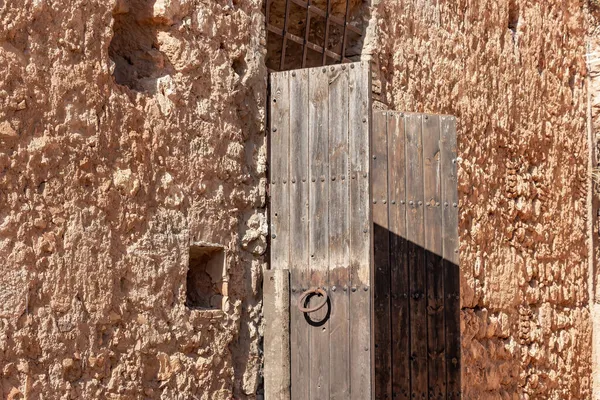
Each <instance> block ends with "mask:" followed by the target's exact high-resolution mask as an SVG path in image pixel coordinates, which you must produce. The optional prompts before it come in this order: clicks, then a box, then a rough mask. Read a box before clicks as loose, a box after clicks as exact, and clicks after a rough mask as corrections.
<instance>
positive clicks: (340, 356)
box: [328, 66, 350, 400]
mask: <svg viewBox="0 0 600 400" xmlns="http://www.w3.org/2000/svg"><path fill="white" fill-rule="evenodd" d="M328 77H329V177H330V184H329V188H330V189H329V199H330V200H329V285H328V286H329V287H330V291H329V297H330V299H331V316H330V319H329V327H330V331H329V337H330V341H329V343H330V349H329V359H330V367H329V368H330V370H329V377H330V399H339V400H347V399H348V398H349V396H350V373H349V362H350V338H349V321H348V319H349V315H350V314H349V306H350V304H349V302H350V299H349V294H348V290H345V291H344V290H343V288H344V287H346V288H347V287H348V286H349V284H350V269H349V261H350V237H349V235H348V229H349V216H348V210H349V203H348V195H349V193H348V188H349V185H348V182H349V179H348V71H347V66H336V67H330V68H329V72H328Z"/></svg>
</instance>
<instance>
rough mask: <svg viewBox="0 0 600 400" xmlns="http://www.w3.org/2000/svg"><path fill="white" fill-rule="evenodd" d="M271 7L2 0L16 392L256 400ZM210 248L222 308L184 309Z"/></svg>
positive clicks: (0, 331) (8, 364)
mask: <svg viewBox="0 0 600 400" xmlns="http://www.w3.org/2000/svg"><path fill="white" fill-rule="evenodd" d="M261 7H262V4H261V1H259V0H232V1H221V2H215V1H208V0H206V1H205V0H195V1H191V0H152V1H150V0H131V1H127V0H116V1H94V0H70V1H62V2H56V1H48V0H16V1H1V0H0V71H2V73H1V74H0V260H2V261H0V288H2V289H1V290H0V398H8V399H19V398H31V399H33V398H41V397H40V396H42V394H43V398H46V399H58V398H87V399H103V398H106V399H133V398H164V399H175V398H198V399H230V398H232V397H235V398H254V396H255V394H256V392H257V390H258V387H259V384H260V350H259V345H260V331H259V330H260V319H261V316H260V304H261V302H260V298H261V296H260V286H261V284H260V282H261V279H262V278H261V271H262V268H263V263H264V259H263V257H262V254H263V253H264V251H265V240H266V239H265V234H266V223H265V218H264V211H263V207H264V206H265V185H264V172H265V164H266V146H265V139H264V134H263V128H264V127H263V124H264V117H265V115H264V108H263V104H264V102H265V98H264V96H265V94H266V69H265V67H264V55H265V54H264V47H265V43H264V28H263V24H264V17H263V16H262V12H261ZM261 41H263V42H261ZM198 242H208V243H216V244H218V245H221V246H223V247H224V248H225V251H226V255H227V260H226V262H227V266H228V274H229V282H228V299H226V300H227V301H224V302H223V303H224V306H223V309H222V310H208V311H204V310H193V309H189V308H187V307H186V306H185V300H186V293H185V291H186V274H187V265H188V257H189V247H190V244H191V243H198Z"/></svg>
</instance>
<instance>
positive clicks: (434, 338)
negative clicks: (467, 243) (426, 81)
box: [423, 115, 446, 399]
mask: <svg viewBox="0 0 600 400" xmlns="http://www.w3.org/2000/svg"><path fill="white" fill-rule="evenodd" d="M423 185H424V196H425V209H424V219H425V249H426V252H425V260H426V272H427V303H426V304H427V353H428V356H429V360H428V363H427V369H428V381H429V384H428V385H429V398H436V399H438V398H445V397H446V354H445V347H446V343H445V332H444V329H445V327H444V271H443V265H442V209H441V201H442V200H441V195H442V193H441V191H442V190H441V176H440V118H439V116H437V115H424V116H423Z"/></svg>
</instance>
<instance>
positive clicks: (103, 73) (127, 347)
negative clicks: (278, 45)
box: [0, 0, 593, 399]
mask: <svg viewBox="0 0 600 400" xmlns="http://www.w3.org/2000/svg"><path fill="white" fill-rule="evenodd" d="M367 3H368V2H367ZM372 3H373V4H372V11H373V13H372V15H370V16H368V17H369V18H370V20H371V23H370V25H369V26H368V27H367V28H366V31H367V39H366V40H365V43H364V48H363V55H368V53H373V55H374V60H375V61H376V65H377V69H378V76H377V77H376V79H375V82H376V83H377V90H378V91H381V94H380V95H379V94H378V96H376V97H377V98H378V99H382V100H383V101H384V103H387V107H390V108H392V109H396V110H408V111H418V112H433V113H448V114H454V115H456V116H457V117H458V126H459V153H460V158H461V159H462V161H461V163H460V176H459V178H460V187H459V190H460V195H461V202H460V207H461V225H460V229H461V270H462V274H463V276H462V307H463V310H462V327H461V328H462V334H463V350H464V351H463V359H462V366H463V386H464V387H463V394H464V398H465V399H522V398H525V399H527V398H529V399H566V398H569V399H589V398H591V396H592V395H591V392H590V391H591V383H590V377H591V372H592V369H591V347H592V339H591V338H592V334H591V321H590V311H589V307H588V302H589V295H588V275H589V272H590V267H589V265H588V247H587V244H586V235H587V232H588V228H587V225H586V224H587V219H588V209H587V203H586V201H587V196H588V176H589V171H588V148H587V134H586V100H587V93H586V81H585V76H586V65H585V62H584V58H583V55H584V54H585V53H586V48H585V37H586V33H587V31H588V28H589V26H588V24H589V23H590V21H592V22H593V18H591V17H590V16H589V15H588V14H586V13H587V11H586V10H587V9H586V7H587V6H586V5H585V4H583V3H582V2H581V1H579V0H564V1H559V0H552V1H532V0H502V1H493V0H452V1H437V0H436V1H434V0H418V1H408V0H380V1H375V0H373V1H372ZM366 14H368V13H367V12H366V13H365V18H367V16H366ZM265 48H266V42H265V40H264V17H263V15H262V2H261V1H260V0H223V1H216V2H215V1H208V0H113V1H109V2H101V1H98V0H69V1H62V2H59V1H53V0H0V71H1V72H2V73H1V74H0V259H1V260H2V261H1V262H0V397H2V398H8V399H18V398H40V397H41V395H42V394H43V395H44V396H45V397H44V398H47V399H55V398H56V399H58V398H69V397H71V398H108V399H130V398H165V399H172V398H194V396H195V398H200V399H229V398H232V397H233V398H254V397H255V394H256V393H257V391H258V392H259V391H260V365H261V355H260V348H259V347H260V340H261V332H260V320H261V309H260V305H261V293H260V287H261V271H262V269H263V266H264V261H265V259H264V257H263V254H264V252H265V250H266V239H265V234H266V229H267V228H266V227H267V224H266V219H265V213H264V207H265V203H266V193H265V181H264V173H265V169H266V139H265V137H264V134H263V129H264V123H265V110H264V103H265V100H266V99H265V96H266V93H267V91H266V89H267V88H266V77H267V73H266V68H265V63H264V58H265ZM207 244H208V245H209V246H211V247H210V248H211V249H214V248H216V247H219V246H221V247H223V249H224V253H223V254H224V255H225V264H226V266H227V270H226V275H227V277H228V279H226V280H225V282H221V286H220V288H219V291H220V296H217V298H216V302H215V305H216V306H215V308H216V309H214V310H200V309H195V308H191V307H188V306H189V302H186V285H187V284H188V283H187V272H188V264H189V261H190V246H191V245H207ZM211 251H212V250H211ZM194 254H196V255H195V256H194V257H196V258H198V257H200V256H198V255H197V254H204V253H194ZM194 257H192V258H194ZM188 300H189V299H188ZM210 301H211V302H212V298H211V300H210ZM186 304H187V305H186ZM211 304H212V303H211Z"/></svg>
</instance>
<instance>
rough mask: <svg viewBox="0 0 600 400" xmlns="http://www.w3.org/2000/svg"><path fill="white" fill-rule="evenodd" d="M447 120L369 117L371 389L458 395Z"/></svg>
mask: <svg viewBox="0 0 600 400" xmlns="http://www.w3.org/2000/svg"><path fill="white" fill-rule="evenodd" d="M456 160H457V156H456V122H455V118H454V117H451V116H439V115H424V114H408V113H400V112H392V111H378V112H375V113H374V117H373V166H372V170H373V181H372V191H373V224H374V250H375V255H374V260H375V263H374V268H375V276H374V282H375V299H374V307H375V310H376V311H375V314H374V319H375V322H374V325H375V327H374V328H375V331H374V336H375V337H374V340H375V363H374V365H375V384H374V385H375V398H376V399H458V398H460V314H459V312H460V280H459V268H458V261H459V259H458V191H457V190H458V187H457V163H456Z"/></svg>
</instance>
